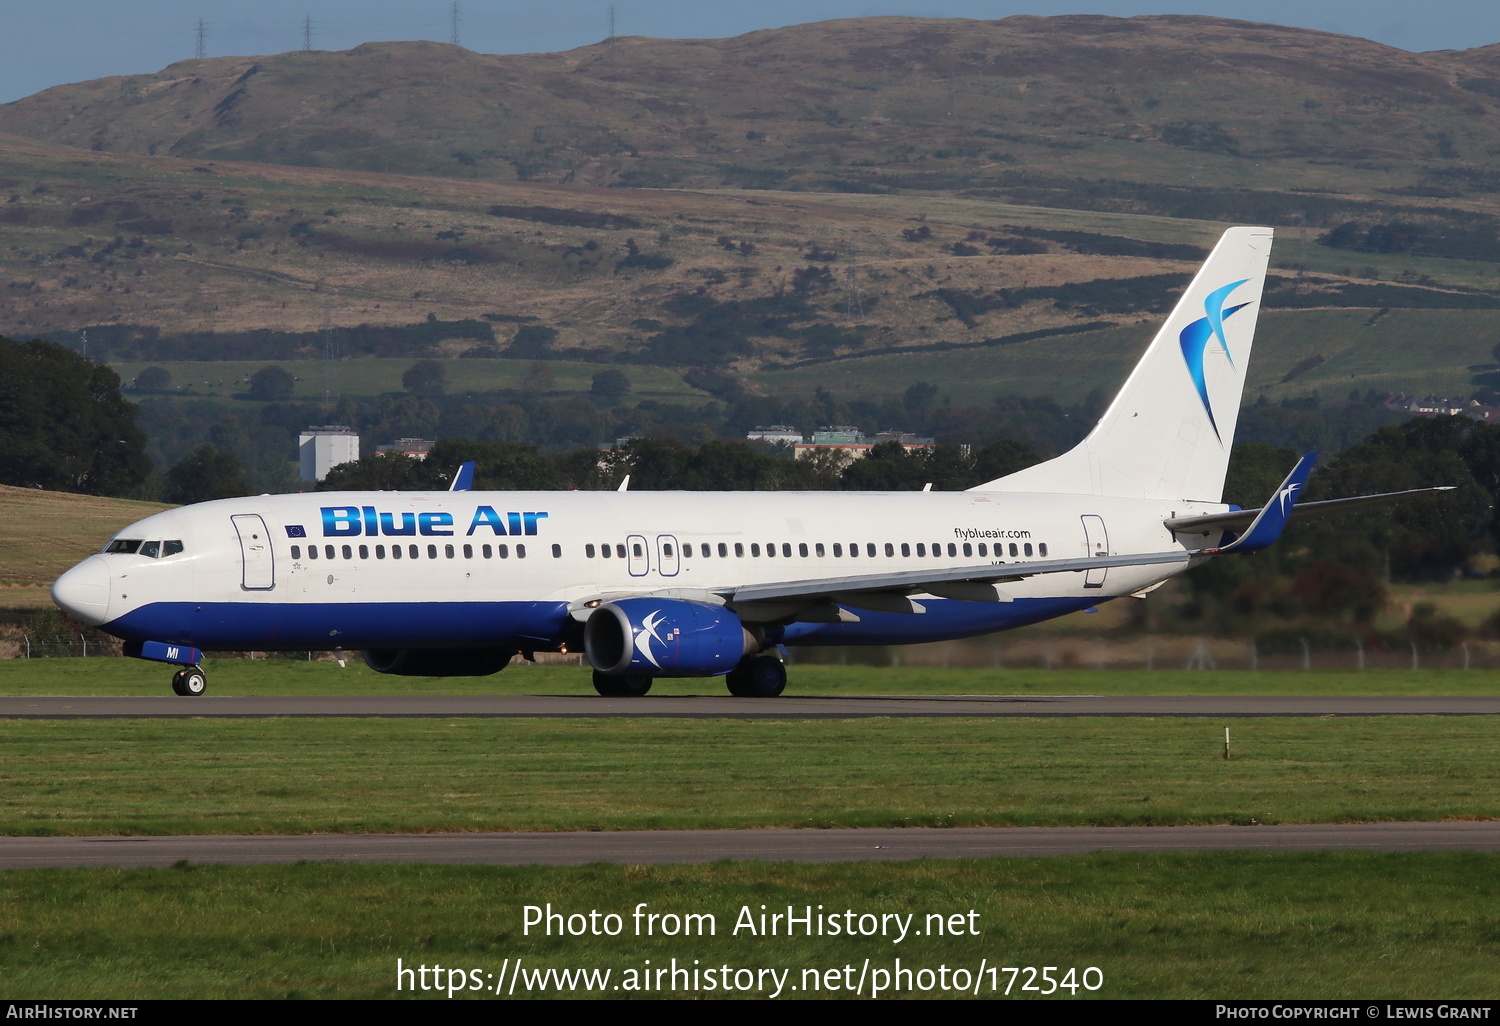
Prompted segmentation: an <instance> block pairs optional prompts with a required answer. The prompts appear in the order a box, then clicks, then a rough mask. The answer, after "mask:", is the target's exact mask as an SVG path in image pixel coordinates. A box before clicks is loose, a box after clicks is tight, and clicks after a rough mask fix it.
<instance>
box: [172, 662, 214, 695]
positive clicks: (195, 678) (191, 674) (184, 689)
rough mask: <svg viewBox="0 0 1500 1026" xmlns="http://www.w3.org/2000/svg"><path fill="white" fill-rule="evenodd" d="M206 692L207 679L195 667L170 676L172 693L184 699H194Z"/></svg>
mask: <svg viewBox="0 0 1500 1026" xmlns="http://www.w3.org/2000/svg"><path fill="white" fill-rule="evenodd" d="M207 690H208V678H207V677H205V676H204V675H203V671H202V670H201V669H199V668H198V667H196V666H189V667H187V668H186V669H182V670H178V671H177V672H176V673H174V674H172V691H173V692H174V693H175V694H178V695H181V696H182V697H184V698H195V697H197V696H198V695H201V694H203V692H205V691H207Z"/></svg>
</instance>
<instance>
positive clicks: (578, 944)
mask: <svg viewBox="0 0 1500 1026" xmlns="http://www.w3.org/2000/svg"><path fill="white" fill-rule="evenodd" d="M1497 871H1500V860H1497V858H1496V857H1495V856H1493V855H1477V854H1384V855H1381V854H1365V853H1340V854H1310V855H1284V856H1277V855H1265V854H1259V853H1239V852H1236V853H1215V854H1171V855H1086V856H1069V857H1061V858H1049V859H1031V858H1027V859H987V860H964V861H954V862H905V863H863V864H858V865H854V866H847V865H841V866H810V865H789V864H777V863H771V864H766V863H718V864H716V865H711V866H603V865H597V866H589V867H584V868H580V869H553V868H542V867H518V868H487V867H462V866H417V865H406V866H400V865H390V866H387V865H376V866H347V865H331V864H305V865H298V866H263V867H253V868H237V867H200V866H193V867H178V868H174V869H161V870H144V869H142V870H12V871H9V872H7V873H4V874H0V958H3V960H4V964H5V967H6V974H5V986H4V991H5V994H6V996H7V997H8V998H11V999H17V1000H38V999H48V998H52V999H57V998H68V999H75V1000H78V999H95V998H113V999H121V1000H127V1001H128V1000H136V999H152V998H287V997H304V998H310V997H330V998H373V999H385V998H393V997H406V996H411V997H416V998H419V999H426V1000H440V1001H446V1000H448V997H447V994H446V992H445V991H443V990H438V991H436V992H434V991H426V992H423V991H420V990H419V991H417V992H416V993H415V994H413V993H411V992H410V991H402V992H400V993H398V992H397V990H396V982H397V981H396V966H397V959H400V960H401V962H402V964H403V966H405V967H409V968H420V967H423V966H425V967H428V968H429V969H430V968H431V967H433V966H435V965H438V966H442V967H443V968H444V973H443V976H442V978H443V980H444V981H445V982H446V981H447V980H448V979H449V976H448V974H447V970H448V969H454V970H464V971H471V970H477V971H479V972H480V973H481V977H480V979H481V980H482V981H483V982H484V983H486V984H488V985H490V986H493V983H492V982H490V981H489V980H485V979H484V976H483V974H486V973H489V974H497V975H498V974H499V973H501V971H502V969H503V968H504V967H505V966H506V965H507V964H509V965H513V964H514V960H515V959H517V958H519V959H521V960H522V963H523V966H525V967H526V968H527V969H533V970H534V969H548V968H552V969H573V968H581V967H594V968H600V969H605V968H607V969H609V970H610V971H611V977H610V982H609V983H608V984H606V987H612V986H614V985H616V984H618V983H620V982H622V981H627V979H628V978H627V977H626V976H625V973H626V971H627V970H634V971H636V972H637V973H638V972H639V971H640V970H642V969H644V968H646V960H647V959H649V960H650V964H651V967H654V968H661V967H664V966H665V967H668V968H670V966H671V962H672V959H674V958H675V959H676V960H677V964H678V965H679V966H684V967H686V968H688V969H691V968H693V963H694V960H698V962H699V963H701V966H700V968H707V967H710V966H712V967H715V968H718V967H720V966H725V965H727V966H729V967H730V969H731V970H738V969H742V968H773V969H776V970H778V971H780V970H790V975H789V976H788V977H787V978H786V982H787V983H788V984H790V985H793V986H797V987H799V990H797V991H796V992H792V991H790V990H787V991H784V992H783V994H782V995H781V996H782V997H802V996H809V995H807V994H806V993H805V992H804V991H803V990H801V989H800V988H801V987H802V986H803V985H804V978H803V975H802V973H803V970H827V969H839V970H842V969H843V967H844V966H845V965H851V966H853V967H854V977H855V978H856V979H857V977H858V975H859V973H860V970H861V968H862V967H863V966H864V963H865V959H869V965H870V968H871V969H872V970H874V969H885V970H891V969H893V968H894V967H895V960H896V959H897V958H898V957H899V958H900V959H901V966H902V967H903V968H906V969H911V970H919V969H932V970H936V969H938V967H939V966H947V967H948V969H949V970H950V971H951V970H953V969H955V968H960V967H962V968H965V969H967V970H969V971H971V972H972V971H973V970H976V969H978V968H979V966H980V962H981V960H985V961H986V964H988V965H991V966H994V965H999V966H1027V965H1032V966H1038V967H1040V966H1043V965H1057V966H1062V967H1064V969H1066V967H1069V966H1073V967H1077V968H1079V969H1082V968H1085V967H1088V966H1094V967H1097V968H1098V969H1100V970H1101V971H1102V973H1103V981H1104V985H1103V987H1102V988H1101V989H1100V990H1098V991H1097V992H1095V995H1094V996H1097V997H1104V998H1178V999H1182V998H1197V999H1208V998H1215V999H1226V998H1228V999H1251V998H1280V999H1292V998H1335V997H1337V998H1358V999H1361V1000H1366V999H1375V998H1381V999H1401V998H1407V999H1417V998H1441V999H1445V1000H1453V999H1462V998H1469V999H1480V1000H1483V999H1488V998H1491V997H1493V995H1494V982H1495V977H1494V965H1495V959H1496V956H1497V955H1500V935H1497V933H1496V930H1495V922H1496V920H1497V918H1500V900H1497V894H1500V889H1497V888H1496V886H1495V885H1494V883H1493V881H1494V880H1495V879H1496V877H1497ZM548 902H550V903H552V905H553V908H554V911H560V912H563V913H565V914H566V913H572V912H582V913H585V914H587V913H588V912H589V911H590V910H593V909H597V910H598V911H599V912H600V913H602V914H608V913H615V914H618V915H620V916H621V917H622V921H623V927H624V929H623V931H622V933H621V934H620V935H619V936H617V937H557V936H553V937H546V936H544V935H541V934H540V933H539V932H538V930H537V929H536V928H533V929H532V931H531V933H530V934H529V935H527V934H526V933H525V932H523V915H524V911H523V908H524V906H526V905H532V904H534V905H540V906H545V905H546V904H547V903H548ZM642 902H644V903H646V905H647V911H655V912H661V913H668V912H675V913H678V914H684V913H688V912H694V913H699V914H704V913H711V914H712V915H713V916H714V917H715V921H716V927H717V929H716V931H715V933H714V935H713V936H703V937H696V936H695V937H692V938H685V937H661V936H650V937H645V936H643V937H636V936H633V930H632V927H631V925H630V924H631V923H632V920H631V919H630V918H629V917H630V914H631V912H632V910H633V909H634V908H635V907H636V906H637V904H638V903H642ZM761 905H765V906H767V909H768V911H774V910H784V909H785V908H786V906H788V905H791V906H793V907H794V908H796V909H798V910H799V912H800V910H802V909H804V908H806V907H807V906H809V905H811V906H813V907H814V908H815V909H816V908H817V906H822V907H823V909H824V911H825V914H827V913H828V912H834V911H837V912H843V911H845V910H853V911H854V912H856V913H866V912H873V913H884V912H894V913H899V914H902V915H907V914H910V915H913V916H914V919H913V921H912V923H913V926H914V927H915V928H921V926H924V925H925V923H926V916H927V915H928V914H952V913H960V914H964V915H967V913H968V912H969V911H971V910H972V911H974V912H976V913H978V916H977V918H976V919H975V920H973V922H974V923H975V925H976V927H977V929H978V931H979V935H978V936H972V935H967V936H961V937H952V936H945V937H937V936H920V937H919V936H908V937H907V938H906V939H905V940H904V941H902V942H901V943H900V944H893V943H891V942H890V940H889V939H882V938H880V937H856V938H852V939H851V938H848V937H843V936H841V937H828V936H824V937H816V936H814V937H805V936H797V937H790V938H789V937H786V936H778V937H752V936H750V935H748V934H747V933H746V932H744V931H741V932H740V934H739V935H738V936H736V935H734V933H733V927H734V924H735V922H736V920H737V918H738V916H739V913H740V909H741V908H742V907H745V906H749V907H750V909H751V910H752V913H758V912H759V906H761ZM507 959H510V960H511V962H510V963H507V962H506V960H507ZM1061 973H1062V970H1060V971H1059V973H1058V975H1061ZM839 975H840V977H842V973H840V974H839ZM1009 978H1010V976H1009V974H1000V975H999V977H998V980H999V983H1000V986H1001V987H1002V988H1003V987H1004V985H1005V983H1006V982H1007V980H1008V979H1009ZM426 979H427V980H428V981H429V982H430V980H431V976H430V974H429V975H428V977H427V978H426ZM453 979H454V981H455V982H458V981H459V980H462V981H463V982H464V983H468V982H469V978H468V977H467V976H464V977H454V978H453ZM627 985H628V983H627ZM770 989H771V988H770V986H768V987H767V989H766V991H750V992H748V993H743V994H741V995H740V996H744V997H766V996H769V991H770ZM522 993H525V987H524V986H521V987H518V988H517V991H516V994H515V996H516V997H519V996H520V995H521V994H522ZM868 993H869V990H868V985H867V986H866V990H865V994H866V995H868ZM604 994H605V995H607V996H610V997H623V996H630V995H629V992H628V991H613V990H605V992H604ZM825 995H826V996H838V997H846V996H849V995H848V994H847V993H846V992H843V991H840V992H838V993H836V994H828V993H826V992H825ZM484 996H485V995H484V994H482V993H480V994H471V993H462V992H460V993H458V994H455V998H457V997H484ZM528 996H533V995H528ZM534 996H538V997H540V996H551V995H550V994H546V993H536V994H535V995H534ZM650 996H653V997H654V996H658V995H657V994H656V993H655V992H653V993H652V994H651V995H650ZM661 996H678V997H720V996H723V994H722V991H717V990H716V991H712V992H710V991H707V990H703V991H699V992H687V993H684V992H682V991H679V992H677V993H676V994H675V995H674V994H672V992H671V991H667V992H665V994H663V995H661ZM887 996H890V995H887ZM902 996H912V995H902ZM915 996H925V997H939V996H943V995H942V994H941V992H939V991H932V992H929V993H927V994H918V995H915ZM948 996H956V995H952V994H950V995H948ZM1013 996H1019V995H1013ZM1080 996H1083V995H1080ZM491 997H493V995H491Z"/></svg>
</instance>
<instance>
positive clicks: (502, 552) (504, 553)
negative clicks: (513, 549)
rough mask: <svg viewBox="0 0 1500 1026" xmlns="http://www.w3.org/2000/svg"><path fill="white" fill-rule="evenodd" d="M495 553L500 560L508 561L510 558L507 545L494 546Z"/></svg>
mask: <svg viewBox="0 0 1500 1026" xmlns="http://www.w3.org/2000/svg"><path fill="white" fill-rule="evenodd" d="M495 552H496V553H497V554H498V555H499V556H500V558H501V559H509V558H510V546H509V545H496V546H495Z"/></svg>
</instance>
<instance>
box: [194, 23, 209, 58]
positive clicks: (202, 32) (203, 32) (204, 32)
mask: <svg viewBox="0 0 1500 1026" xmlns="http://www.w3.org/2000/svg"><path fill="white" fill-rule="evenodd" d="M207 38H208V26H207V25H205V24H203V19H202V18H199V19H198V46H197V49H196V50H195V51H194V52H193V56H194V57H197V58H198V59H199V60H200V61H201V60H202V59H203V58H204V57H207V56H208V50H207V48H206V47H205V46H204V45H203V44H204V40H206V39H207Z"/></svg>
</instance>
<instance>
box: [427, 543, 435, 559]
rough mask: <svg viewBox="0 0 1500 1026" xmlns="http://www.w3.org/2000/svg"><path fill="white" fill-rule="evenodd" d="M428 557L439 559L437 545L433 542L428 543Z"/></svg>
mask: <svg viewBox="0 0 1500 1026" xmlns="http://www.w3.org/2000/svg"><path fill="white" fill-rule="evenodd" d="M427 558H428V559H437V546H436V545H433V544H431V543H429V544H428V546H427Z"/></svg>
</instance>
